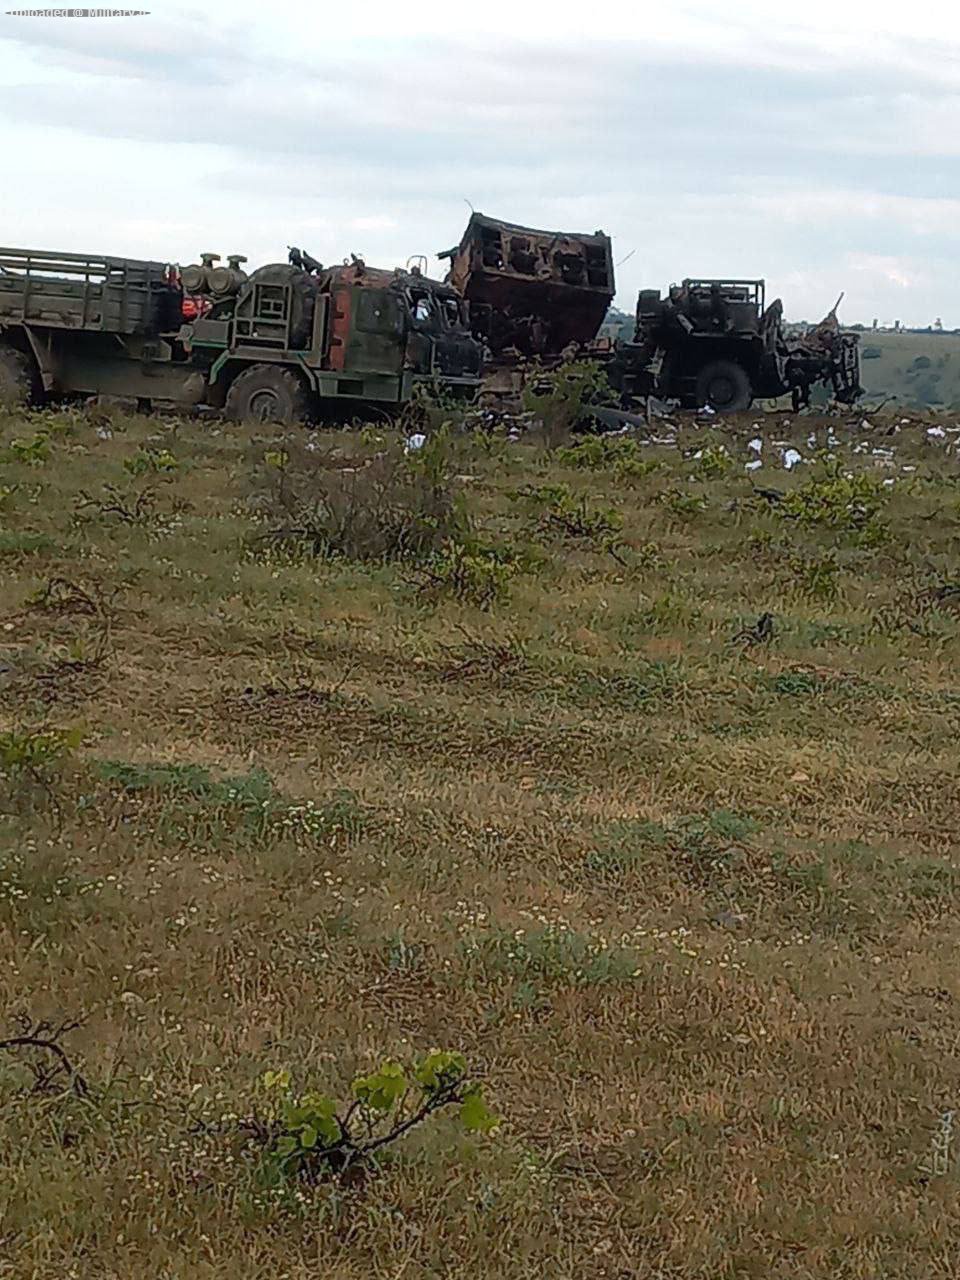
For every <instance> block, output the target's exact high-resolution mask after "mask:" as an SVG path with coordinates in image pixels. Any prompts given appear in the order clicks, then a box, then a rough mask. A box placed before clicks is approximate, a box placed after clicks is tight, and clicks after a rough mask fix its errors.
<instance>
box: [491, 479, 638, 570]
mask: <svg viewBox="0 0 960 1280" xmlns="http://www.w3.org/2000/svg"><path fill="white" fill-rule="evenodd" d="M514 496H515V497H517V498H520V499H521V500H522V501H524V502H526V503H527V505H528V506H529V507H530V509H531V510H532V512H533V514H534V516H535V518H536V522H537V528H538V529H539V530H540V531H541V532H543V533H552V534H559V535H560V537H562V538H564V539H565V540H567V541H572V542H586V543H593V544H594V545H595V547H596V549H597V550H599V551H607V552H609V553H610V554H611V555H612V556H613V557H614V559H615V560H618V561H619V562H620V563H621V564H623V563H624V560H623V551H624V550H625V544H624V543H623V541H622V539H621V538H620V531H621V529H622V528H623V517H622V516H621V515H620V513H619V512H618V511H617V510H616V509H615V508H614V507H601V506H594V505H592V504H591V503H590V501H589V499H588V498H587V497H586V496H584V497H582V498H575V497H574V495H573V493H572V492H571V491H570V488H569V486H567V485H565V484H559V485H540V486H528V487H526V488H524V489H520V490H518V491H517V493H516V494H515V495H514Z"/></svg>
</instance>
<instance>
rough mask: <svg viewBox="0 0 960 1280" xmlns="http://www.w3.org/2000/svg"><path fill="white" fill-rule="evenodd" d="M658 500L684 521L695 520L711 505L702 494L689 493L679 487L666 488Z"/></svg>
mask: <svg viewBox="0 0 960 1280" xmlns="http://www.w3.org/2000/svg"><path fill="white" fill-rule="evenodd" d="M657 501H658V502H659V503H660V504H661V506H664V507H666V509H667V510H668V511H669V512H670V514H671V515H672V516H676V518H677V519H678V520H682V521H688V520H695V519H696V517H697V516H699V515H702V514H703V512H704V511H706V509H707V507H708V505H709V503H708V502H707V499H706V498H705V497H704V496H703V495H702V494H699V493H687V492H685V491H684V490H683V489H677V488H673V489H665V490H664V492H663V493H661V494H660V495H659V497H658V498H657Z"/></svg>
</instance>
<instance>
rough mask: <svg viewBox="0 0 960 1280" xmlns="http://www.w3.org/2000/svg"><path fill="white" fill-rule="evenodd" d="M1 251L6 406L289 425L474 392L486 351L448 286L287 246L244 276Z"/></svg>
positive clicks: (228, 270)
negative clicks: (70, 403) (420, 391)
mask: <svg viewBox="0 0 960 1280" xmlns="http://www.w3.org/2000/svg"><path fill="white" fill-rule="evenodd" d="M217 262H218V259H217V255H215V254H204V255H203V261H202V262H201V263H200V264H193V265H190V266H187V267H184V268H183V269H182V271H181V270H180V269H179V268H178V267H176V266H174V265H170V264H165V263H161V262H148V261H140V260H138V259H133V258H113V257H105V256H92V255H86V254H73V253H52V252H39V251H34V250H28V249H0V403H4V402H6V403H7V404H11V403H13V404H18V403H28V402H34V403H37V402H43V401H44V400H45V399H49V398H64V397H69V396H77V395H83V396H86V395H97V396H109V397H123V398H130V399H135V400H136V401H137V402H138V407H140V408H149V407H151V406H152V405H154V404H165V405H174V406H181V407H186V406H199V405H207V406H212V407H214V408H216V409H221V410H223V411H224V412H225V413H226V415H227V416H228V417H230V418H234V419H237V420H245V419H251V420H257V421H262V422H267V421H269V422H280V423H291V422H295V421H299V420H310V419H320V418H324V417H329V416H342V415H343V414H344V413H345V412H346V413H347V414H351V413H356V412H359V411H361V410H369V408H370V407H371V406H375V407H379V408H381V409H385V410H388V411H389V410H392V409H394V408H395V407H397V406H399V405H402V404H403V403H405V402H406V401H408V400H410V398H411V396H412V395H413V393H414V389H415V388H416V387H417V386H418V384H422V383H428V384H429V385H431V386H432V387H434V388H439V389H442V390H443V391H445V392H446V393H449V394H453V395H464V396H470V395H472V394H473V393H474V391H475V389H476V387H477V385H478V382H479V376H480V363H481V354H482V352H481V347H480V344H479V343H478V342H477V341H476V339H475V338H474V337H473V336H472V335H471V333H470V330H469V328H468V327H467V309H466V307H465V305H464V303H463V301H462V299H461V298H460V297H459V295H458V294H457V293H456V292H455V291H454V290H453V289H452V288H450V287H449V286H446V285H443V284H440V283H439V282H437V281H434V280H429V279H427V278H426V277H425V276H423V275H422V274H420V273H419V272H417V271H416V270H414V271H401V270H399V269H398V270H396V271H392V272H390V271H381V270H376V269H373V268H369V267H367V266H366V265H365V263H363V262H362V261H361V260H360V259H356V258H355V259H354V260H353V261H352V262H351V263H350V264H345V265H343V266H335V267H332V268H328V269H325V268H324V267H323V266H322V264H320V263H319V262H317V261H316V260H315V259H313V258H311V257H310V255H309V254H305V253H301V252H300V250H298V249H292V250H290V253H289V259H288V261H287V262H286V263H273V264H269V265H267V266H263V267H259V268H258V269H257V270H255V271H253V272H251V273H250V275H249V276H248V275H247V274H246V272H245V271H244V270H243V268H242V263H243V262H245V259H244V258H243V257H241V256H239V255H234V256H232V257H230V258H229V259H228V265H227V266H220V265H217Z"/></svg>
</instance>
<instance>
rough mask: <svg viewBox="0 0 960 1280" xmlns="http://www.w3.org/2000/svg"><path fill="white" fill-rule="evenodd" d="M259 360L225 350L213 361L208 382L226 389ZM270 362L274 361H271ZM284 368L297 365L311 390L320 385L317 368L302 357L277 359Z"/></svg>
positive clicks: (212, 385) (210, 384) (298, 370)
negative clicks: (313, 367) (241, 356)
mask: <svg viewBox="0 0 960 1280" xmlns="http://www.w3.org/2000/svg"><path fill="white" fill-rule="evenodd" d="M256 363H257V361H255V360H249V359H245V358H242V359H241V358H238V357H237V356H235V355H234V354H233V353H232V352H230V351H224V352H223V354H222V355H220V356H218V357H217V359H216V360H215V361H214V362H213V364H212V366H211V368H210V373H209V374H208V376H207V382H208V384H209V386H211V387H222V388H223V389H224V390H225V389H226V386H227V384H228V383H231V382H232V381H233V379H234V378H235V377H236V375H237V374H238V373H241V372H242V371H243V370H244V369H247V368H249V367H250V365H251V364H256ZM270 363H271V364H272V363H274V362H273V361H270ZM276 363H277V364H279V365H280V366H281V367H283V368H290V367H295V368H296V370H297V372H298V373H299V374H301V376H302V377H303V378H304V379H305V380H306V383H307V386H308V387H309V388H310V390H311V391H316V390H317V386H318V381H317V374H316V370H314V369H311V368H310V366H309V365H308V364H307V363H306V362H305V361H304V360H303V359H302V358H298V359H296V360H278V361H276Z"/></svg>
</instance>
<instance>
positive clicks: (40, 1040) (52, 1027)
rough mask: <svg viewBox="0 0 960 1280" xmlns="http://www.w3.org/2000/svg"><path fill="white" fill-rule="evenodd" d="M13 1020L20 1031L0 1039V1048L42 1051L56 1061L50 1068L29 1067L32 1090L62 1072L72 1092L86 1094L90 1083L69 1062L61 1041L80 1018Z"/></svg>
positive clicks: (40, 1088)
mask: <svg viewBox="0 0 960 1280" xmlns="http://www.w3.org/2000/svg"><path fill="white" fill-rule="evenodd" d="M17 1021H18V1023H19V1026H20V1034H19V1035H16V1036H8V1037H7V1039H5V1040H0V1050H7V1051H8V1052H15V1051H17V1050H19V1049H37V1050H40V1051H41V1052H42V1053H47V1054H50V1055H51V1056H52V1057H53V1058H54V1059H55V1060H56V1066H55V1067H54V1068H53V1070H52V1071H51V1070H45V1069H44V1068H42V1067H38V1066H36V1065H34V1066H33V1068H32V1069H33V1073H34V1077H35V1083H34V1092H43V1091H45V1090H46V1089H48V1088H49V1087H50V1085H51V1084H52V1083H53V1082H54V1080H55V1079H56V1078H57V1076H59V1075H65V1076H67V1077H68V1079H69V1081H70V1087H71V1088H72V1089H73V1091H74V1093H76V1094H77V1095H78V1096H79V1097H86V1096H87V1095H88V1094H89V1092H90V1086H89V1085H88V1084H87V1081H86V1079H85V1078H84V1077H83V1076H82V1075H81V1074H80V1072H79V1071H78V1070H77V1068H76V1067H75V1066H74V1065H73V1062H72V1061H71V1060H70V1058H69V1057H68V1055H67V1052H66V1050H65V1049H64V1047H63V1044H62V1040H63V1038H64V1036H66V1035H69V1033H70V1032H71V1031H75V1030H76V1029H77V1028H78V1027H79V1026H81V1025H82V1023H81V1022H80V1021H73V1022H69V1021H68V1022H61V1023H59V1024H54V1023H51V1022H45V1021H37V1022H34V1021H33V1020H31V1019H30V1018H28V1017H21V1018H19V1019H18V1020H17Z"/></svg>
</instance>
